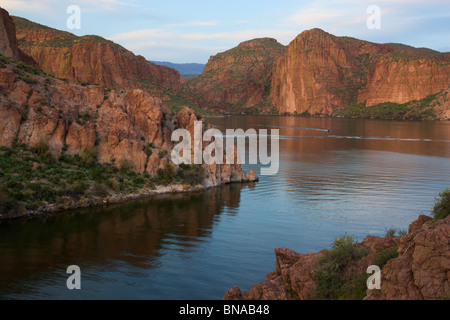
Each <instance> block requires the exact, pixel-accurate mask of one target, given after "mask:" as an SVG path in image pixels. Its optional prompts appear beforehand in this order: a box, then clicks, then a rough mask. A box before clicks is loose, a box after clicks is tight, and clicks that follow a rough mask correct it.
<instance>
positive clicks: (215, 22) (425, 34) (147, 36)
mask: <svg viewBox="0 0 450 320" xmlns="http://www.w3.org/2000/svg"><path fill="white" fill-rule="evenodd" d="M70 5H77V6H78V7H79V8H80V9H81V25H80V26H81V28H80V29H73V30H68V27H67V19H68V18H69V16H70V14H67V8H68V7H69V6H70ZM0 6H1V7H3V8H5V9H7V10H8V11H9V12H10V14H11V15H16V16H21V17H24V18H27V19H29V20H32V21H35V22H38V23H41V24H44V25H47V26H50V27H53V28H57V29H61V30H67V31H70V32H72V33H75V34H77V35H86V34H96V35H100V36H102V37H105V38H107V39H110V40H113V41H115V42H117V43H119V44H121V45H122V46H124V47H125V48H127V49H129V50H131V51H133V52H134V53H136V54H141V55H143V56H144V57H146V58H147V59H148V60H159V61H171V62H177V63H183V62H197V63H206V62H207V61H208V58H209V57H210V56H211V55H214V54H216V53H217V52H221V51H225V50H228V49H230V48H232V47H234V46H236V45H237V44H239V43H240V42H242V41H246V40H250V39H254V38H258V37H273V38H275V39H277V40H278V41H279V42H281V43H282V44H286V45H287V44H289V42H290V41H292V40H293V39H294V38H295V37H296V36H297V35H298V34H299V33H301V32H302V31H304V30H307V29H311V28H321V29H323V30H325V31H327V32H329V33H332V34H334V35H337V36H351V37H355V38H358V39H362V40H368V41H373V42H377V43H387V42H398V43H404V44H408V45H412V46H414V47H427V48H431V49H434V50H438V51H445V52H448V51H450V1H449V0H427V1H424V0H376V1H371V0H342V1H341V0H336V1H333V0H311V1H309V0H308V1H303V0H278V1H273V0H227V1H218V0H165V1H161V0H159V1H154V0H0ZM373 6H376V7H375V8H378V9H379V12H380V15H379V17H380V19H379V20H378V19H377V17H376V16H374V14H376V11H373V10H372V8H373ZM368 20H369V21H370V22H371V23H375V22H377V21H379V22H380V24H379V25H375V27H376V28H368V26H367V21H368ZM370 25H372V24H370Z"/></svg>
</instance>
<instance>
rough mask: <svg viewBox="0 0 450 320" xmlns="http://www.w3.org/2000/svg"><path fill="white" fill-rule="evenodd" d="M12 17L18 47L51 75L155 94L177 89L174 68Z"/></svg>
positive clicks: (98, 41)
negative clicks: (140, 89) (143, 90)
mask: <svg viewBox="0 0 450 320" xmlns="http://www.w3.org/2000/svg"><path fill="white" fill-rule="evenodd" d="M13 19H14V23H15V25H16V35H17V42H18V46H19V48H20V49H21V50H22V51H23V52H24V53H25V54H27V55H28V56H30V57H32V58H33V59H34V60H35V61H36V63H37V65H38V67H39V68H40V69H41V70H43V71H44V72H45V73H48V74H50V75H52V76H54V77H57V78H60V79H67V80H69V81H71V82H75V83H89V84H98V85H104V86H107V87H120V88H142V89H146V90H148V91H152V90H153V91H154V92H155V93H158V87H163V88H167V89H172V90H174V91H178V90H179V89H180V75H179V73H178V72H177V71H175V70H174V69H172V68H168V67H164V66H158V65H156V64H154V63H151V62H149V61H147V60H146V59H145V58H144V57H142V56H136V55H134V54H133V53H132V52H130V51H128V50H126V49H125V48H123V47H121V46H120V45H118V44H116V43H114V42H112V41H109V40H106V39H104V38H101V37H98V36H83V37H77V36H75V35H74V34H72V33H69V32H64V31H60V30H56V29H53V28H49V27H46V26H42V25H40V24H37V23H34V22H31V21H28V20H26V19H23V18H19V17H14V18H13Z"/></svg>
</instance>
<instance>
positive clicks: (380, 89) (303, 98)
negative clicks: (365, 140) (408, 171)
mask: <svg viewBox="0 0 450 320" xmlns="http://www.w3.org/2000/svg"><path fill="white" fill-rule="evenodd" d="M272 75H273V76H272V85H271V92H270V100H271V103H272V104H273V105H274V106H277V108H278V110H279V111H280V113H289V114H302V113H308V114H313V115H314V114H324V115H332V114H333V112H334V111H335V110H336V109H340V108H343V107H346V106H349V105H351V104H356V103H364V102H365V103H366V106H372V105H375V104H378V103H382V102H395V103H405V102H408V101H411V100H419V99H423V98H425V97H427V96H429V95H432V94H436V93H439V92H441V91H442V90H445V89H447V88H448V87H449V86H450V60H449V58H448V55H445V54H440V53H438V52H435V51H432V50H425V49H415V48H412V47H407V46H400V45H392V44H384V45H381V44H375V43H370V42H366V41H361V40H357V39H353V38H348V37H336V36H333V35H331V34H328V33H326V32H324V31H322V30H320V29H312V30H309V31H305V32H303V33H301V34H300V35H299V36H298V37H297V38H296V39H295V40H293V41H292V42H291V43H290V44H289V47H288V50H287V51H286V53H285V54H283V55H281V56H280V57H278V58H277V59H276V60H275V62H274V67H273V70H272Z"/></svg>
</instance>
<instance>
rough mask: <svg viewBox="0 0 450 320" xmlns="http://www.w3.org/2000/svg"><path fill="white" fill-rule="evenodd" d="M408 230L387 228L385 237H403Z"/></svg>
mask: <svg viewBox="0 0 450 320" xmlns="http://www.w3.org/2000/svg"><path fill="white" fill-rule="evenodd" d="M407 233H408V232H407V231H406V230H399V229H396V228H389V229H386V233H385V237H402V236H404V235H405V234H407Z"/></svg>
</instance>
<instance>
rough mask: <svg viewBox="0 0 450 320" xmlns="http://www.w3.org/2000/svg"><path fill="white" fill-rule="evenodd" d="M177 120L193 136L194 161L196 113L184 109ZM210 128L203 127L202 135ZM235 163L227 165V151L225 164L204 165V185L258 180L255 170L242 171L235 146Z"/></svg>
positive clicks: (204, 146) (192, 156) (204, 144)
mask: <svg viewBox="0 0 450 320" xmlns="http://www.w3.org/2000/svg"><path fill="white" fill-rule="evenodd" d="M175 120H176V122H177V125H178V127H179V128H180V129H185V130H187V131H189V133H190V135H191V160H192V161H193V159H194V148H195V145H194V142H195V141H194V136H195V135H194V134H195V132H194V130H195V122H196V121H198V119H197V117H196V115H195V113H194V111H193V110H191V109H190V108H188V107H184V108H183V109H182V110H181V111H180V112H178V113H177V114H176V115H175ZM208 129H210V128H205V127H204V126H203V132H202V135H203V134H204V132H205V131H206V130H208ZM208 144H209V142H206V141H203V145H202V146H201V148H202V152H203V151H204V150H205V148H206V147H207V146H208ZM234 155H235V158H234V163H233V164H229V163H227V159H226V151H224V154H223V161H222V163H223V164H207V163H204V164H202V166H203V168H204V172H205V177H206V178H205V181H204V184H205V185H206V186H208V187H212V186H217V185H221V184H225V183H232V182H253V181H256V180H257V179H258V178H257V177H256V173H255V171H254V170H250V171H249V172H248V173H245V172H243V171H242V168H241V165H240V164H238V163H237V156H238V153H237V147H236V146H234Z"/></svg>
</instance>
